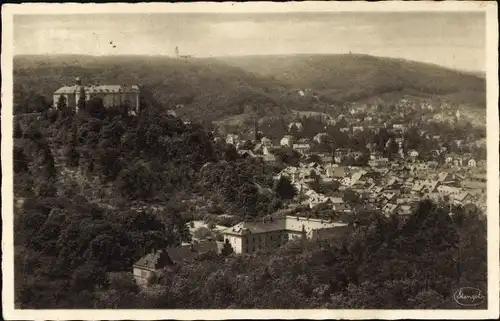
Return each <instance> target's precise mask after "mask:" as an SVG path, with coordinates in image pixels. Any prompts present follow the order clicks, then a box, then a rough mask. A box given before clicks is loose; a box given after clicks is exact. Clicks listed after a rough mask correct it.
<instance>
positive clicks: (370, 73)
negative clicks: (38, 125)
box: [14, 55, 486, 121]
mask: <svg viewBox="0 0 500 321" xmlns="http://www.w3.org/2000/svg"><path fill="white" fill-rule="evenodd" d="M77 76H78V77H80V78H81V79H82V81H83V82H84V83H87V84H94V83H100V84H122V83H123V84H129V85H130V84H137V85H140V86H141V91H142V92H146V91H147V92H148V93H149V94H150V96H151V100H152V101H156V102H158V103H160V104H161V106H162V107H163V108H165V109H175V110H176V113H177V115H179V116H185V117H188V118H191V119H197V120H204V121H214V120H221V119H225V118H227V117H230V116H235V115H243V114H245V113H248V112H249V110H251V112H252V113H253V112H257V114H258V115H259V116H260V117H263V116H275V115H277V114H279V115H286V114H288V113H290V112H291V111H292V110H294V109H299V110H311V109H314V108H315V106H316V105H317V104H318V103H320V104H322V103H323V104H330V103H335V104H343V103H346V102H354V101H360V100H365V99H370V98H377V97H382V96H384V95H387V94H392V95H396V96H398V95H400V94H410V95H412V96H415V97H432V98H440V99H441V98H446V99H449V100H450V101H451V102H452V103H454V104H464V105H467V106H470V108H471V109H478V110H484V108H485V102H486V95H485V81H486V80H485V79H484V77H479V76H476V75H473V74H467V73H461V72H458V71H454V70H449V69H445V68H442V67H439V66H434V65H428V64H424V63H418V62H411V61H406V60H399V59H389V58H379V57H373V56H366V55H293V56H249V57H228V58H226V57H225V58H203V59H196V58H193V59H188V60H180V59H173V58H169V57H159V56H151V57H149V56H148V57H144V56H116V57H92V56H64V55H63V56H18V57H15V59H14V110H15V111H16V112H17V113H21V112H29V111H33V105H37V104H38V103H37V101H39V100H43V99H44V100H45V104H46V105H47V106H48V105H50V104H51V103H52V101H51V100H52V94H53V92H54V91H55V90H57V89H58V88H60V87H61V86H63V85H64V84H66V85H70V84H73V83H74V79H75V78H76V77H77ZM300 89H302V90H303V89H312V90H313V91H314V99H313V97H298V95H297V90H300ZM33 101H35V102H33ZM38 105H39V104H38ZM248 107H250V109H248ZM468 108H469V107H468ZM323 111H324V110H323Z"/></svg>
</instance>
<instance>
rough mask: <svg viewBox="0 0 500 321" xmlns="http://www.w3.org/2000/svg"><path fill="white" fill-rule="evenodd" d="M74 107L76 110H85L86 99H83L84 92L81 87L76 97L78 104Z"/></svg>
mask: <svg viewBox="0 0 500 321" xmlns="http://www.w3.org/2000/svg"><path fill="white" fill-rule="evenodd" d="M76 106H77V108H78V110H85V106H86V97H85V90H84V89H83V87H81V90H80V97H78V102H77V105H76Z"/></svg>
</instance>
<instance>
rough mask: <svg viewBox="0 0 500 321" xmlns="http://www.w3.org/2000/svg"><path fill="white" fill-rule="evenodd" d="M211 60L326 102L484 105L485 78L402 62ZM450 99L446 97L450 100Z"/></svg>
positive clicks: (343, 57) (349, 57)
mask: <svg viewBox="0 0 500 321" xmlns="http://www.w3.org/2000/svg"><path fill="white" fill-rule="evenodd" d="M214 60H216V61H220V62H224V63H226V64H229V65H232V66H235V67H239V68H242V69H244V70H247V71H249V72H253V73H255V74H257V75H260V76H264V77H272V78H274V79H275V80H278V81H281V82H283V83H285V84H287V85H290V86H292V87H294V88H297V89H299V88H300V89H306V88H309V89H313V90H315V91H317V92H319V94H320V96H321V97H322V98H324V99H329V100H334V101H356V100H360V99H366V98H370V97H374V96H379V95H382V94H385V93H390V92H401V91H411V92H412V94H413V95H417V96H418V95H423V96H428V95H437V96H445V97H447V98H449V99H450V100H457V101H456V102H457V103H465V104H471V105H474V106H476V107H481V108H484V107H485V105H486V104H485V102H486V95H485V90H486V87H485V82H486V81H485V77H484V75H480V74H474V73H467V72H460V71H456V70H451V69H447V68H444V67H441V66H437V65H431V64H426V63H421V62H415V61H408V60H404V59H394V58H384V57H374V56H369V55H359V54H338V55H289V56H243V57H220V58H215V59H214ZM448 96H449V97H448Z"/></svg>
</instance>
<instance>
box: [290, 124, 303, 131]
mask: <svg viewBox="0 0 500 321" xmlns="http://www.w3.org/2000/svg"><path fill="white" fill-rule="evenodd" d="M294 127H295V128H296V129H297V131H298V132H301V131H303V130H304V126H303V125H302V123H300V122H294V123H290V124H288V131H291V130H292V128H294Z"/></svg>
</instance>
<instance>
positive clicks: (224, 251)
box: [221, 239, 234, 256]
mask: <svg viewBox="0 0 500 321" xmlns="http://www.w3.org/2000/svg"><path fill="white" fill-rule="evenodd" d="M233 252H234V250H233V247H232V246H231V243H229V240H228V239H226V241H225V242H224V246H223V247H222V250H221V254H222V255H223V256H229V255H231V254H232V253H233Z"/></svg>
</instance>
